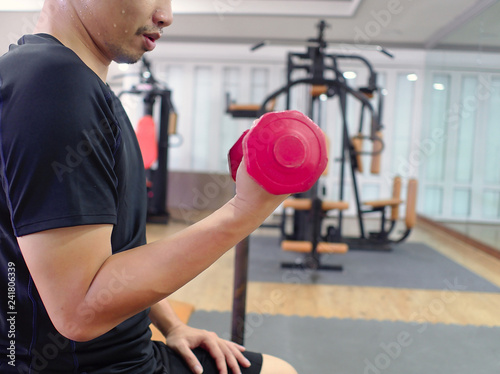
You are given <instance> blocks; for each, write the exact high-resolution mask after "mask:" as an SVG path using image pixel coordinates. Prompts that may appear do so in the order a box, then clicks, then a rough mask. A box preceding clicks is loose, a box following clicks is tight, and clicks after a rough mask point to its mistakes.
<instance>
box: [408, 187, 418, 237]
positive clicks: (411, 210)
mask: <svg viewBox="0 0 500 374" xmlns="http://www.w3.org/2000/svg"><path fill="white" fill-rule="evenodd" d="M417 189H418V182H417V180H416V179H410V180H409V181H408V194H407V198H406V227H407V228H408V229H411V228H412V227H413V226H415V223H416V222H417V210H416V207H417Z"/></svg>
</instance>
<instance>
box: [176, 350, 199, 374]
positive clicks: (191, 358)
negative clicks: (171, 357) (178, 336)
mask: <svg viewBox="0 0 500 374" xmlns="http://www.w3.org/2000/svg"><path fill="white" fill-rule="evenodd" d="M177 352H178V353H179V354H180V355H181V357H182V358H183V359H184V361H185V362H186V364H187V365H188V366H189V367H190V368H191V371H192V372H193V373H194V374H202V373H203V367H202V366H201V364H200V361H198V359H197V358H196V356H195V354H194V353H193V351H192V350H191V349H190V348H189V347H188V346H187V345H184V344H183V345H181V346H180V347H177Z"/></svg>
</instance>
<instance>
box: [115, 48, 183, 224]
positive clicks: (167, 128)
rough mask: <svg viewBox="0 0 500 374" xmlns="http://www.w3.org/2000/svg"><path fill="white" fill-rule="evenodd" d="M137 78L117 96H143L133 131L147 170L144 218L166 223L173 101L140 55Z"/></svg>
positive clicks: (149, 220) (172, 130)
mask: <svg viewBox="0 0 500 374" xmlns="http://www.w3.org/2000/svg"><path fill="white" fill-rule="evenodd" d="M140 77H141V83H140V84H138V85H135V86H133V87H132V88H131V89H130V90H126V91H122V92H121V93H120V94H119V95H118V97H119V98H121V97H122V96H123V95H140V96H143V97H144V99H143V103H144V116H143V117H142V119H141V120H140V122H139V124H138V127H137V129H136V134H137V137H138V140H139V144H140V146H141V152H142V154H143V159H144V163H145V165H144V167H145V169H146V186H147V192H148V216H147V220H148V222H150V223H163V224H166V223H168V221H169V217H170V214H169V212H168V211H167V199H168V197H167V192H168V151H169V137H170V135H173V134H175V133H176V126H177V114H176V112H175V108H174V105H173V103H172V91H171V90H169V89H167V88H166V86H165V85H163V84H162V83H161V82H159V81H158V80H156V78H155V77H154V75H153V73H152V72H151V64H150V62H149V61H148V60H147V59H146V58H145V57H143V58H142V66H141V74H140ZM158 104H159V121H158V122H157V123H158V124H159V126H158V128H156V126H155V121H154V116H155V108H156V106H157V105H158Z"/></svg>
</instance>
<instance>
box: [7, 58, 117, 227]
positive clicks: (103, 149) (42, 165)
mask: <svg viewBox="0 0 500 374" xmlns="http://www.w3.org/2000/svg"><path fill="white" fill-rule="evenodd" d="M56 58H57V56H54V57H53V58H52V60H54V61H55V60H56ZM57 61H58V62H57V63H55V64H54V63H53V64H50V63H44V64H42V66H41V67H38V68H36V69H25V71H27V73H26V74H23V75H22V76H21V75H20V76H19V77H18V79H17V80H16V81H15V82H14V81H10V80H9V79H3V81H2V85H3V86H2V91H1V92H2V98H1V104H2V112H1V116H0V136H1V162H2V165H1V167H2V169H3V170H2V171H3V172H2V178H3V180H2V183H3V187H4V191H5V193H6V197H7V201H8V204H9V209H10V213H11V220H12V225H13V229H14V232H15V234H16V235H17V236H23V235H28V234H31V233H34V232H39V231H44V230H48V229H54V228H61V227H68V226H76V225H86V224H115V223H116V212H117V192H116V191H117V177H116V175H115V172H114V155H115V152H116V149H117V147H118V145H119V141H120V130H119V127H118V124H117V122H116V120H115V116H114V115H113V111H112V105H111V98H110V96H109V95H108V94H107V92H106V90H105V88H106V86H105V85H104V84H102V82H100V81H99V78H98V77H97V76H96V75H94V74H93V72H92V71H91V70H89V69H88V68H87V67H86V66H84V65H83V64H82V63H81V62H80V61H79V60H78V61H77V62H80V63H76V64H75V63H74V62H75V61H74V60H72V59H71V58H68V57H67V56H59V58H57ZM21 70H22V69H21Z"/></svg>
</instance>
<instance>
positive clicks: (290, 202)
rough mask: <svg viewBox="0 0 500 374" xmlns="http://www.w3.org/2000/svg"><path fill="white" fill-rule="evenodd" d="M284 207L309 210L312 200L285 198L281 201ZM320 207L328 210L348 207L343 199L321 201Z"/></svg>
mask: <svg viewBox="0 0 500 374" xmlns="http://www.w3.org/2000/svg"><path fill="white" fill-rule="evenodd" d="M283 207H284V208H293V209H295V210H310V209H311V208H312V200H311V199H305V198H293V199H286V200H285V201H284V202H283ZM321 209H322V210H323V211H328V210H346V209H349V203H347V202H345V201H322V202H321Z"/></svg>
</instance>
